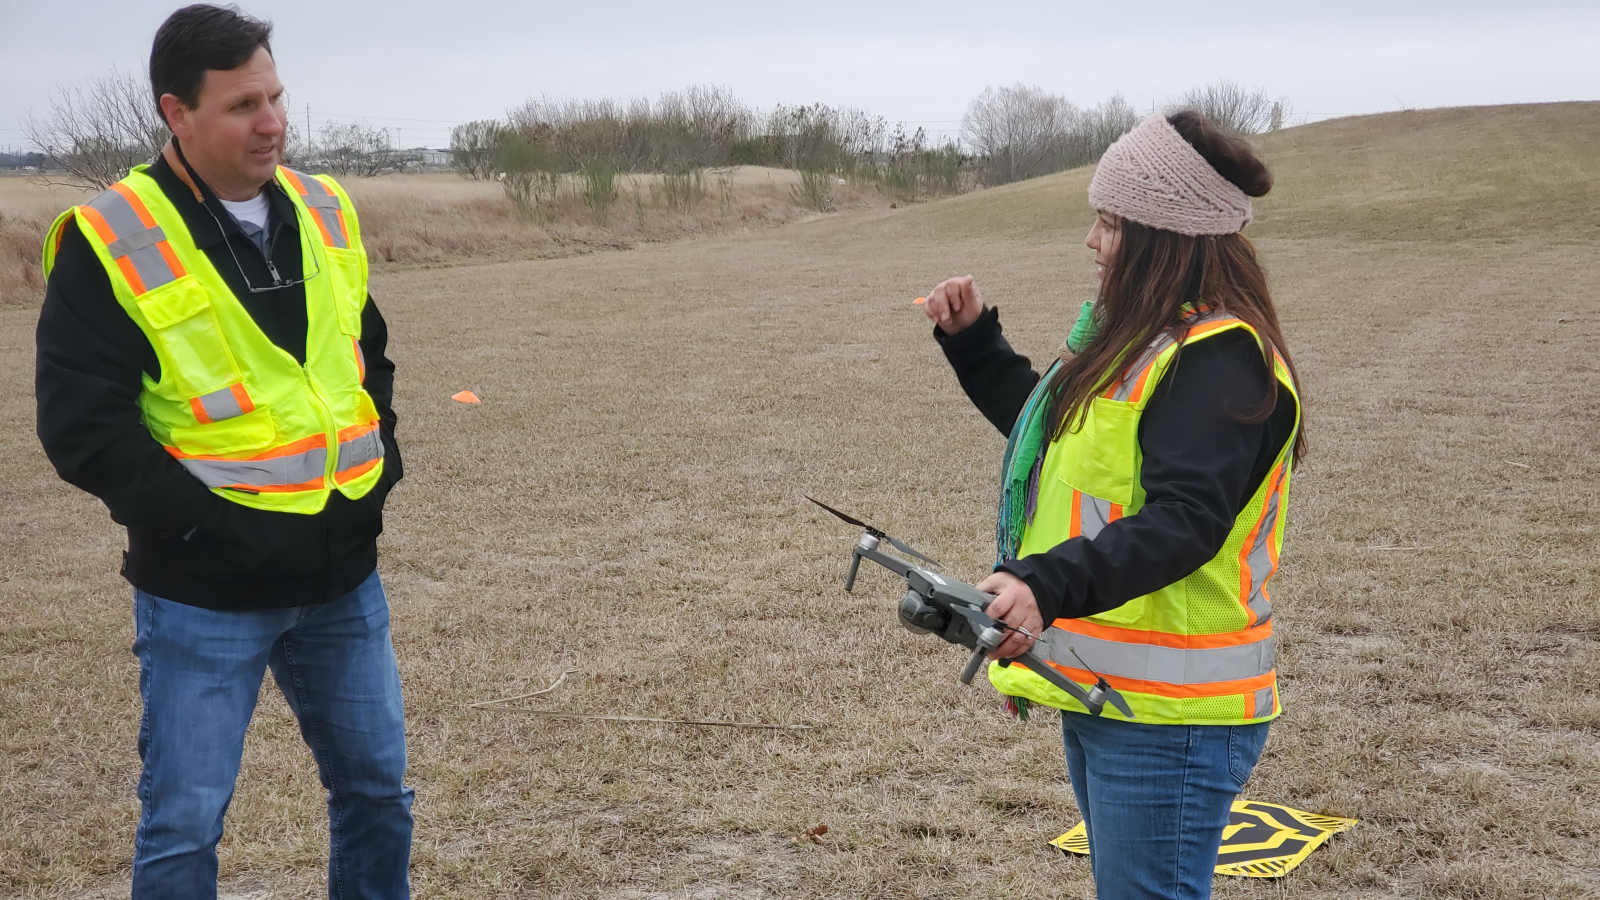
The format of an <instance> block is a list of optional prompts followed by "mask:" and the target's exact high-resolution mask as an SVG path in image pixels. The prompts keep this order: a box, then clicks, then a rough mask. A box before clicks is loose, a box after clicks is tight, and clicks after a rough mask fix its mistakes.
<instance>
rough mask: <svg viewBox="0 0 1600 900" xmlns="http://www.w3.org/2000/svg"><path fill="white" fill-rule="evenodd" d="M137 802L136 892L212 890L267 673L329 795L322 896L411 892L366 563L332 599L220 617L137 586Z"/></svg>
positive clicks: (384, 611) (379, 626)
mask: <svg viewBox="0 0 1600 900" xmlns="http://www.w3.org/2000/svg"><path fill="white" fill-rule="evenodd" d="M134 617H135V634H136V636H135V638H134V643H133V652H134V654H135V655H137V656H138V657H139V695H140V697H141V699H143V701H144V720H143V722H142V723H141V724H140V726H139V758H140V759H141V760H142V761H143V763H144V771H143V773H142V774H141V775H140V777H139V803H140V806H141V808H142V811H141V814H140V816H139V828H138V833H137V836H136V838H135V842H134V850H133V900H153V898H157V897H162V898H167V897H183V898H215V897H216V895H217V841H218V840H220V839H221V838H222V817H223V814H224V813H226V812H227V811H228V803H229V801H231V800H232V799H233V785H234V781H235V779H237V778H238V775H239V757H240V754H241V753H242V752H243V750H244V732H245V728H246V726H248V725H249V724H250V716H251V714H252V713H254V712H255V707H256V697H257V696H258V695H259V693H260V691H261V679H262V676H263V675H264V674H265V672H266V669H267V668H268V667H270V668H271V669H272V675H273V678H274V679H276V680H277V682H278V688H279V689H280V690H282V691H283V696H284V697H285V698H286V699H287V700H288V701H289V707H290V708H291V709H292V710H294V714H295V717H296V718H297V719H298V720H299V722H300V734H301V735H302V736H303V737H304V738H305V741H306V744H307V745H308V746H310V748H311V753H312V755H313V756H314V757H316V760H317V772H318V774H319V775H320V776H321V778H322V786H323V787H325V788H327V790H328V831H329V853H328V857H329V858H328V894H329V896H330V897H333V898H335V900H344V898H356V897H361V898H400V897H406V896H408V894H409V886H408V882H407V877H406V870H407V867H408V865H409V862H410V856H411V797H412V793H411V789H410V788H407V787H406V786H405V784H404V783H403V781H402V779H403V777H404V775H405V770H406V734H405V718H404V710H403V709H402V707H401V703H400V673H399V671H398V670H397V669H396V668H395V661H394V648H393V646H392V645H391V644H390V641H389V603H388V600H387V599H386V598H385V597H384V594H383V585H382V583H381V582H379V580H378V574H377V573H376V572H374V573H373V574H372V575H371V577H369V578H368V579H367V580H366V581H364V582H362V583H361V585H360V586H359V587H357V588H356V589H355V590H353V591H351V592H350V593H349V594H346V595H345V596H343V597H341V598H339V599H338V600H335V601H334V602H332V603H327V604H319V605H315V606H300V607H295V608H292V609H271V610H254V611H245V612H218V611H215V610H208V609H200V608H199V607H194V606H185V605H183V604H181V603H174V602H172V601H170V600H163V599H161V598H160V597H155V596H152V595H150V594H147V593H145V592H143V591H135V592H134Z"/></svg>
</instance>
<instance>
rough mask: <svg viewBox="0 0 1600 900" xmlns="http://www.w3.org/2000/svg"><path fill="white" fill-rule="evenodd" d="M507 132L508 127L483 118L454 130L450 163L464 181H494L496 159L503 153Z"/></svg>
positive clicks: (497, 121)
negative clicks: (503, 137) (503, 141)
mask: <svg viewBox="0 0 1600 900" xmlns="http://www.w3.org/2000/svg"><path fill="white" fill-rule="evenodd" d="M505 130H506V126H505V125H504V124H503V123H502V122H500V121H499V120H496V119H479V120H478V121H476V122H467V123H466V124H464V125H457V126H456V127H454V128H452V129H450V164H451V165H452V166H455V169H456V171H457V172H459V173H461V175H462V177H464V178H472V179H474V180H477V181H488V180H489V179H491V178H494V176H495V169H494V158H495V154H497V153H499V152H500V141H501V138H502V136H503V135H504V133H505Z"/></svg>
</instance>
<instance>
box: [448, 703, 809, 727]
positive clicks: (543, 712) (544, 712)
mask: <svg viewBox="0 0 1600 900" xmlns="http://www.w3.org/2000/svg"><path fill="white" fill-rule="evenodd" d="M473 705H474V706H476V705H478V704H473ZM484 708H485V709H488V710H489V711H491V712H514V713H525V714H527V715H530V716H550V717H552V718H556V719H589V720H591V721H595V722H622V723H624V724H628V725H649V724H655V725H705V726H710V727H715V728H760V729H765V730H767V731H811V730H812V729H814V728H815V727H816V726H814V725H773V724H769V723H766V722H714V721H710V720H708V719H649V718H645V717H643V716H595V715H587V714H584V713H568V712H555V711H553V710H548V709H516V708H515V707H493V706H490V707H484Z"/></svg>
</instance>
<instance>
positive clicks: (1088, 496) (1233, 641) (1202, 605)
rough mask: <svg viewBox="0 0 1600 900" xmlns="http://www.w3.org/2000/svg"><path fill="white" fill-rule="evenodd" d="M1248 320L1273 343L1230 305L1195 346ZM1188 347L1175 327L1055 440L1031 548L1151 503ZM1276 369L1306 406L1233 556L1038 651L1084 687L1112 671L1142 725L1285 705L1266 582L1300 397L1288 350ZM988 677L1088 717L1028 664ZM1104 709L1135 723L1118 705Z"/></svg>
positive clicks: (1220, 557) (1064, 625)
mask: <svg viewBox="0 0 1600 900" xmlns="http://www.w3.org/2000/svg"><path fill="white" fill-rule="evenodd" d="M1235 328H1243V329H1245V330H1246V331H1249V332H1250V333H1251V334H1252V335H1254V336H1255V337H1256V341H1257V343H1258V344H1259V343H1260V341H1261V338H1260V335H1257V334H1256V333H1255V330H1254V329H1252V328H1251V327H1250V326H1249V325H1246V324H1245V323H1244V322H1241V321H1240V320H1238V319H1235V318H1233V317H1231V316H1227V315H1225V314H1222V313H1219V312H1210V313H1204V314H1202V315H1200V316H1198V317H1197V318H1194V319H1192V320H1191V321H1190V323H1189V331H1188V335H1187V336H1186V337H1185V338H1184V341H1183V343H1184V344H1193V343H1194V342H1196V341H1200V340H1205V339H1206V338H1210V337H1214V336H1216V335H1218V334H1221V333H1223V332H1225V331H1229V330H1232V329H1235ZM1178 348H1179V343H1178V342H1177V341H1176V340H1174V339H1173V337H1172V336H1171V335H1170V334H1165V333H1164V334H1162V335H1161V336H1160V337H1159V338H1157V339H1156V340H1155V341H1154V342H1152V343H1151V345H1150V346H1148V347H1146V348H1145V349H1144V350H1143V351H1142V352H1141V353H1140V354H1139V355H1138V356H1137V357H1136V358H1135V359H1134V360H1133V362H1132V363H1131V364H1130V365H1129V367H1128V370H1127V372H1126V373H1125V374H1124V375H1123V376H1122V377H1121V378H1120V379H1119V380H1118V381H1117V382H1116V383H1115V384H1113V385H1112V386H1111V387H1110V388H1109V389H1108V390H1107V391H1106V392H1105V393H1104V394H1102V395H1101V396H1098V397H1095V398H1094V399H1093V400H1092V401H1091V403H1090V405H1089V410H1088V414H1087V417H1086V418H1085V419H1084V420H1083V423H1082V426H1081V427H1080V428H1078V429H1077V430H1071V429H1069V430H1067V431H1065V432H1064V433H1063V434H1062V435H1061V436H1060V437H1059V438H1057V439H1056V440H1055V441H1053V442H1052V443H1051V444H1050V446H1049V449H1048V451H1047V452H1046V454H1045V459H1044V464H1043V466H1042V467H1041V470H1040V473H1039V493H1038V503H1037V506H1036V510H1037V511H1036V512H1035V514H1034V518H1033V520H1032V522H1030V523H1029V524H1028V526H1027V528H1026V529H1025V530H1024V532H1023V536H1022V546H1021V549H1020V551H1019V553H1018V555H1019V556H1027V555H1029V554H1033V553H1042V552H1044V551H1047V550H1049V549H1050V548H1052V547H1055V546H1056V545H1058V544H1061V543H1063V542H1065V541H1068V540H1072V539H1074V538H1080V537H1081V538H1083V539H1085V540H1091V541H1092V540H1094V538H1095V536H1096V535H1098V534H1099V533H1100V531H1101V529H1103V528H1105V527H1106V526H1107V525H1109V524H1110V523H1112V522H1115V521H1117V520H1118V519H1120V518H1122V517H1124V516H1131V515H1133V514H1135V513H1137V512H1138V511H1139V509H1140V508H1141V507H1142V506H1144V500H1145V493H1144V486H1143V485H1142V484H1141V482H1140V478H1139V475H1140V469H1141V466H1142V464H1143V453H1142V451H1141V450H1140V447H1139V418H1140V416H1141V415H1143V413H1144V409H1145V407H1146V406H1147V405H1148V404H1149V402H1150V397H1151V395H1153V394H1154V393H1155V389H1156V385H1157V384H1159V383H1160V381H1161V378H1162V376H1163V375H1165V374H1166V372H1167V369H1168V368H1169V367H1170V366H1171V364H1172V360H1173V359H1174V357H1175V356H1176V355H1177V353H1178ZM1273 369H1274V375H1275V376H1276V378H1277V379H1278V383H1279V390H1280V392H1287V394H1288V397H1289V398H1292V399H1293V401H1294V403H1295V407H1296V408H1295V429H1294V432H1291V433H1290V436H1289V439H1288V440H1287V441H1286V442H1285V443H1284V446H1283V450H1282V452H1280V453H1279V454H1278V457H1277V459H1276V461H1275V462H1274V464H1273V466H1272V469H1271V471H1269V472H1268V473H1267V476H1266V477H1265V478H1264V479H1262V482H1261V486H1260V487H1259V488H1258V489H1257V490H1256V492H1255V495H1254V496H1253V497H1251V499H1250V502H1249V503H1247V504H1246V505H1245V507H1244V509H1243V510H1242V511H1241V512H1240V513H1239V517H1238V518H1237V519H1236V520H1235V521H1234V525H1233V529H1232V531H1230V532H1229V534H1228V539H1227V542H1226V543H1225V544H1223V547H1222V550H1221V551H1220V552H1219V553H1218V554H1217V555H1216V556H1215V557H1214V558H1213V559H1212V560H1211V561H1210V562H1207V563H1206V564H1205V565H1203V566H1201V567H1200V569H1199V570H1198V571H1196V572H1194V573H1193V574H1191V575H1189V576H1188V577H1186V578H1184V579H1182V580H1180V581H1177V582H1175V583H1173V584H1170V585H1168V586H1166V587H1164V588H1162V589H1160V590H1158V591H1156V592H1154V593H1152V594H1147V595H1145V596H1143V597H1137V598H1135V599H1133V600H1130V601H1128V602H1127V603H1124V604H1123V605H1121V606H1119V607H1117V608H1116V609H1113V610H1110V611H1108V612H1104V613H1100V614H1098V615H1093V616H1088V617H1085V618H1082V619H1057V620H1055V622H1053V623H1051V625H1050V627H1048V628H1046V629H1045V632H1044V634H1043V635H1042V636H1041V637H1040V639H1039V641H1038V644H1037V645H1036V648H1035V652H1036V653H1037V654H1038V655H1039V656H1040V657H1041V658H1042V659H1044V660H1045V661H1046V662H1047V663H1048V664H1049V665H1051V666H1053V667H1055V668H1056V669H1057V670H1058V671H1060V672H1062V673H1064V674H1065V675H1066V676H1067V677H1069V678H1071V679H1072V680H1074V681H1078V682H1082V683H1083V684H1085V685H1092V684H1094V682H1095V679H1094V676H1093V675H1091V674H1090V673H1089V672H1088V671H1086V670H1085V668H1084V667H1085V666H1086V665H1087V666H1088V668H1090V669H1093V670H1094V671H1095V672H1097V673H1099V674H1100V675H1103V676H1105V679H1106V681H1107V682H1109V683H1110V684H1111V685H1112V686H1113V687H1115V688H1117V690H1119V691H1121V692H1122V695H1123V696H1124V697H1126V698H1127V700H1128V703H1129V705H1130V706H1131V707H1132V708H1133V713H1134V721H1137V722H1142V723H1145V724H1173V725H1188V724H1203V725H1242V724H1246V723H1250V722H1264V721H1267V720H1268V719H1272V718H1275V717H1276V716H1277V715H1278V713H1279V712H1280V706H1279V703H1278V696H1277V674H1276V669H1275V667H1274V652H1273V638H1272V618H1271V617H1272V606H1271V603H1270V602H1269V600H1268V596H1267V582H1269V581H1270V580H1271V579H1272V575H1273V573H1274V572H1276V571H1277V568H1278V551H1279V548H1281V547H1282V546H1283V531H1284V508H1285V502H1286V500H1287V498H1288V492H1289V475H1290V469H1291V468H1292V462H1293V455H1294V452H1293V451H1294V441H1295V433H1296V432H1298V430H1299V427H1300V413H1299V402H1300V400H1299V395H1298V394H1297V393H1296V391H1295V385H1294V379H1293V377H1292V376H1291V375H1290V374H1289V370H1288V367H1287V366H1285V365H1284V362H1283V360H1282V358H1281V357H1277V358H1275V359H1274V366H1273ZM1280 396H1281V394H1280ZM1280 402H1282V400H1280ZM1080 658H1081V662H1080ZM989 681H990V683H991V684H993V685H994V687H995V689H996V690H998V691H1000V693H1002V694H1009V695H1011V696H1016V697H1025V698H1027V699H1029V700H1031V701H1033V702H1036V703H1042V704H1045V705H1047V706H1054V707H1057V708H1058V709H1064V710H1069V711H1073V712H1087V710H1085V709H1084V707H1083V706H1082V704H1080V703H1078V702H1077V701H1076V700H1074V699H1072V698H1071V697H1070V696H1068V695H1067V694H1066V693H1065V692H1063V691H1061V690H1059V689H1057V688H1055V687H1053V686H1051V684H1050V683H1049V682H1047V681H1045V680H1044V679H1043V678H1040V677H1039V676H1038V675H1035V674H1034V673H1032V672H1030V671H1028V670H1027V669H1026V668H1024V667H1023V666H1021V665H1015V664H1013V665H1011V666H1009V667H1004V668H1002V667H1000V666H999V665H991V666H990V668H989ZM1104 714H1105V715H1107V716H1111V717H1113V718H1119V719H1120V718H1123V716H1122V714H1121V713H1119V712H1117V711H1116V710H1115V709H1114V708H1113V707H1110V706H1107V707H1106V709H1105V713H1104Z"/></svg>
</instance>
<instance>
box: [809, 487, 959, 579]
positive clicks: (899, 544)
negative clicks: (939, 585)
mask: <svg viewBox="0 0 1600 900" xmlns="http://www.w3.org/2000/svg"><path fill="white" fill-rule="evenodd" d="M806 499H807V500H810V501H811V502H812V503H815V504H816V505H818V506H820V507H822V508H823V509H825V510H827V511H828V512H831V513H833V514H834V515H835V516H837V517H839V519H841V520H842V521H844V522H846V523H848V524H851V525H854V526H856V527H857V528H860V529H861V530H863V531H865V532H866V533H867V534H870V535H872V536H873V537H875V538H877V539H879V540H883V541H888V542H889V545H890V546H892V547H894V548H895V549H896V550H899V551H900V552H901V553H904V554H906V555H908V556H915V557H916V558H917V559H920V560H922V561H923V562H926V563H930V564H932V565H935V566H938V567H939V568H941V569H942V568H944V564H943V563H940V562H939V561H938V560H935V559H933V558H932V557H929V556H925V555H923V554H922V553H919V552H917V551H916V550H915V549H913V548H912V547H911V546H910V545H909V544H907V543H905V542H904V541H901V540H899V539H898V538H894V537H890V536H889V535H888V534H885V533H884V532H883V530H882V529H879V528H874V527H872V526H871V525H868V524H867V523H865V522H863V521H861V520H860V519H857V518H855V517H854V516H850V515H847V514H845V513H842V512H840V511H838V510H837V509H834V508H833V507H831V506H829V505H828V504H826V503H823V502H822V501H821V500H818V499H816V498H815V497H810V496H807V497H806Z"/></svg>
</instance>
